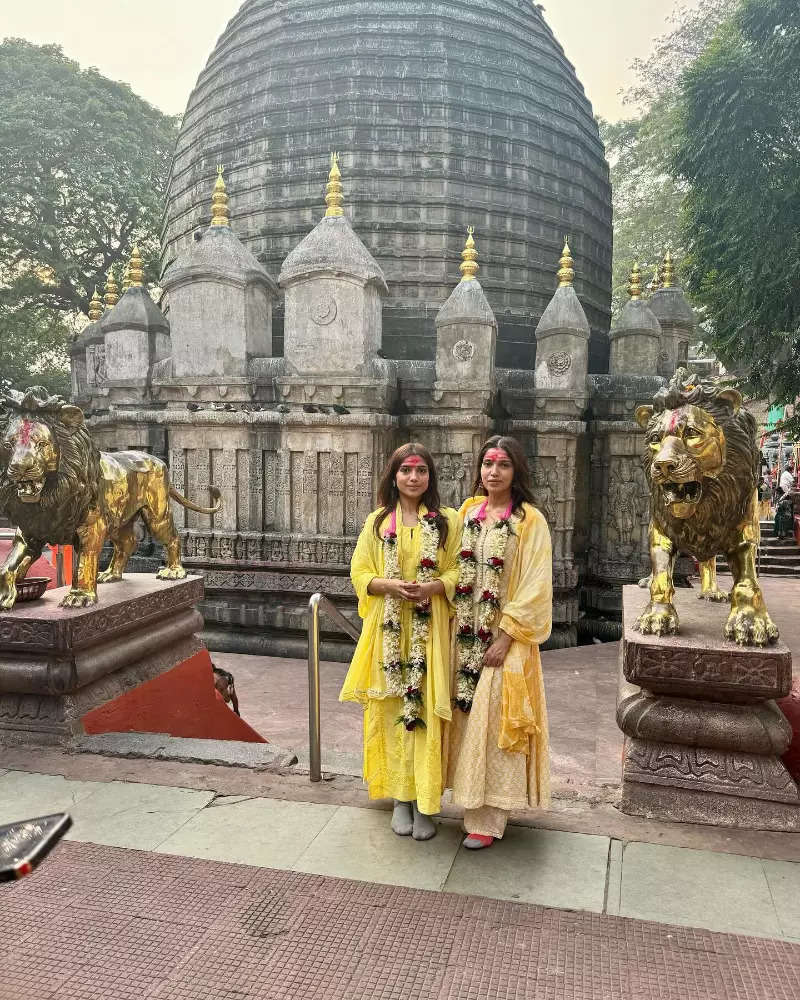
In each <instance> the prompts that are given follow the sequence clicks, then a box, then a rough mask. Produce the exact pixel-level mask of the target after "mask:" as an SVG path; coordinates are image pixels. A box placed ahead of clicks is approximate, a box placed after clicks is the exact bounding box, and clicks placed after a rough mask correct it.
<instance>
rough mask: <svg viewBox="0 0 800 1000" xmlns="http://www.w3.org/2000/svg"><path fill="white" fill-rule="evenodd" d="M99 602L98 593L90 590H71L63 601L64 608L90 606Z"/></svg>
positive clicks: (61, 605)
mask: <svg viewBox="0 0 800 1000" xmlns="http://www.w3.org/2000/svg"><path fill="white" fill-rule="evenodd" d="M93 604H97V594H96V593H90V592H89V591H88V590H71V591H70V592H69V593H68V594H67V596H66V597H65V598H64V599H63V600H62V601H61V604H60V605H59V607H62V608H90V607H91V606H92V605H93Z"/></svg>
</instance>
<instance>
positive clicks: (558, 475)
mask: <svg viewBox="0 0 800 1000" xmlns="http://www.w3.org/2000/svg"><path fill="white" fill-rule="evenodd" d="M337 149H338V150H340V151H341V153H340V155H339V156H338V157H337V156H332V155H331V153H332V151H334V150H337ZM217 164H225V171H224V174H222V173H221V172H219V171H218V170H217ZM212 192H213V194H212ZM473 228H474V235H473V233H472V232H471V230H472V229H473ZM565 237H566V238H567V239H566V241H565ZM163 251H164V258H163V263H164V271H163V277H162V282H161V284H162V287H163V291H164V295H163V299H162V300H161V308H159V307H158V306H156V304H155V303H154V302H153V299H152V297H151V296H150V294H149V293H148V291H147V290H146V289H145V288H144V287H143V286H142V281H141V270H140V262H139V261H138V255H137V254H136V253H134V254H133V257H132V262H131V267H130V269H129V274H128V279H127V280H128V281H129V282H130V287H128V288H127V290H124V294H123V295H122V296H121V298H120V297H119V296H118V288H117V287H116V284H115V282H114V280H113V278H112V279H111V281H110V282H109V284H108V285H107V286H106V296H105V311H101V304H100V302H99V301H96V302H95V303H94V304H93V312H92V314H91V317H90V318H91V320H92V321H91V322H90V324H89V326H88V327H87V328H86V330H85V331H84V332H83V333H82V334H81V336H80V337H79V338H78V339H77V340H76V342H75V343H74V345H73V347H72V369H73V393H74V398H75V400H76V401H77V402H79V403H80V404H81V405H83V406H84V408H85V409H86V410H87V412H88V413H89V414H90V423H91V426H92V427H93V431H94V434H95V437H96V439H97V441H98V443H99V445H100V446H101V447H102V448H105V449H124V448H139V449H144V450H149V451H152V452H153V453H155V454H158V455H160V456H162V457H164V458H165V459H166V460H167V461H168V462H169V465H170V468H171V473H172V477H173V480H174V482H175V485H176V486H177V488H178V489H179V490H181V492H184V493H186V494H188V495H189V496H191V497H192V498H193V499H195V500H196V501H198V502H199V503H206V502H207V501H208V498H209V495H208V488H209V484H214V485H216V486H218V487H219V488H220V489H221V490H222V493H223V497H224V509H223V510H222V511H221V512H220V513H219V514H217V515H214V516H213V517H207V516H205V515H202V514H196V513H193V512H191V511H184V510H183V509H182V508H177V509H176V512H175V515H176V523H177V524H178V526H179V527H180V530H181V533H182V536H183V542H184V552H185V563H186V565H187V566H188V567H190V568H192V569H193V570H195V571H197V572H201V573H202V574H203V575H204V577H205V588H206V599H205V602H204V604H203V607H202V611H203V614H204V616H205V620H206V629H207V639H208V640H209V642H210V644H211V646H212V648H223V649H229V650H236V651H240V652H248V651H252V652H258V651H271V652H291V651H294V652H299V651H300V650H301V648H302V646H303V630H304V628H305V616H304V608H305V606H306V603H307V599H308V597H309V595H310V594H311V593H313V592H315V591H323V592H325V593H327V594H328V595H330V596H331V597H333V598H334V599H335V600H336V601H337V602H338V603H339V604H341V606H342V607H343V609H344V610H345V611H346V612H351V613H353V612H354V605H355V602H354V598H353V593H352V589H351V586H350V581H349V577H348V571H349V561H350V557H351V555H352V551H353V547H354V544H355V539H356V536H357V533H358V531H359V528H360V526H361V524H362V523H363V521H364V518H365V517H366V515H367V514H368V513H369V511H370V510H371V509H373V507H374V506H375V490H376V485H377V481H378V477H379V474H380V470H381V468H382V466H383V464H384V462H385V460H386V457H387V456H388V455H389V454H390V452H391V451H392V450H393V449H394V448H395V447H396V446H397V445H399V444H401V443H404V442H406V441H408V440H420V441H422V442H424V443H426V444H427V445H428V446H429V447H430V449H431V451H432V452H433V453H434V456H435V457H436V460H437V463H438V467H439V474H440V483H441V487H442V495H443V502H444V503H447V504H450V505H453V506H458V505H459V504H460V502H461V500H462V499H463V498H464V497H465V496H467V495H469V491H470V488H471V482H470V478H471V470H472V468H473V465H474V459H475V456H476V454H477V451H478V449H479V447H480V444H481V442H482V441H483V440H484V439H485V438H486V437H487V436H488V435H489V434H490V433H494V432H496V431H503V432H505V433H509V434H513V435H514V436H516V437H517V438H519V439H520V440H521V441H522V443H523V444H524V446H525V448H526V450H527V452H528V455H529V456H530V459H531V463H532V468H533V472H534V481H535V489H536V495H537V500H538V503H539V505H540V507H541V509H542V511H543V512H544V514H545V516H546V517H547V519H548V522H549V524H550V529H551V533H552V537H553V553H554V592H555V607H554V622H555V628H554V635H553V638H552V640H551V642H552V643H554V644H561V645H564V644H575V643H576V642H577V641H578V640H579V638H581V637H582V638H584V639H585V638H587V637H588V636H590V635H600V636H603V637H607V638H612V637H616V636H618V634H619V624H618V622H619V617H620V609H621V586H622V585H623V584H624V583H629V582H631V581H634V580H637V579H638V578H639V577H640V576H643V575H646V573H647V572H649V559H648V556H647V526H648V521H649V489H648V487H647V483H646V482H645V478H644V473H643V471H642V468H641V454H642V450H643V446H642V431H641V429H640V428H639V426H638V424H636V422H635V420H634V417H633V413H634V409H635V407H636V406H637V405H638V404H639V403H642V402H647V401H649V400H650V399H651V397H652V395H653V393H654V391H655V390H656V389H657V388H659V387H660V386H661V384H662V380H663V377H665V376H668V375H670V374H671V373H672V372H673V371H674V370H675V368H676V366H677V364H678V363H679V362H680V361H682V360H685V359H686V357H687V351H688V345H689V343H690V341H691V339H692V334H693V330H694V323H695V319H694V315H693V313H692V311H691V309H690V307H689V306H688V304H687V302H686V300H685V298H684V296H683V292H682V291H681V289H680V287H679V286H678V285H677V284H676V282H675V275H674V264H673V262H672V260H671V257H670V256H669V254H668V255H667V256H666V258H665V261H664V266H663V269H662V275H661V284H662V286H663V287H661V288H659V289H658V290H656V291H654V292H653V294H651V295H650V296H649V298H646V297H645V295H644V293H643V291H642V276H641V275H640V274H639V271H638V268H634V271H633V273H632V275H631V284H630V301H629V303H628V304H627V306H626V307H625V309H624V311H623V312H622V314H621V316H620V317H619V320H618V322H617V323H616V324H615V325H614V327H613V328H612V329H611V330H610V331H609V325H610V299H611V287H610V286H611V276H610V262H611V192H610V189H609V183H608V168H607V165H606V162H605V159H604V156H603V148H602V145H601V143H600V140H599V137H598V132H597V128H596V125H595V123H594V119H593V117H592V112H591V107H590V105H589V103H588V101H587V99H586V97H585V96H584V93H583V90H582V88H581V86H580V84H579V83H578V81H577V79H576V76H575V73H574V71H573V69H572V67H571V65H570V64H569V62H568V61H567V60H566V58H565V56H564V53H563V52H562V50H561V48H560V46H559V45H558V43H557V41H556V40H555V38H554V37H553V35H552V33H551V31H550V30H549V28H548V27H547V25H546V23H545V21H544V19H543V17H542V14H541V12H540V10H539V8H538V7H537V6H535V5H533V4H530V3H528V2H527V0H526V2H522V0H519V2H512V0H481V2H477V0H452V2H449V3H444V2H441V3H440V2H435V0H434V2H431V0H427V2H425V3H422V2H419V3H416V2H412V0H397V2H392V3H390V4H389V3H386V2H383V0H382V2H380V3H379V2H377V0H341V2H338V3H336V4H323V3H319V2H316V0H283V2H282V0H249V2H247V3H245V4H244V6H243V7H242V9H241V10H240V12H239V13H238V14H237V15H236V17H234V19H233V20H232V21H231V23H230V25H229V26H228V29H227V31H226V32H225V33H224V35H223V36H222V38H221V39H220V41H219V43H218V45H217V48H216V49H215V51H214V53H213V54H212V56H211V58H210V60H209V63H208V66H207V67H206V69H205V70H204V71H203V73H202V74H201V76H200V79H199V82H198V85H197V87H196V89H195V91H194V93H193V95H192V97H191V99H190V102H189V107H188V109H187V113H186V117H185V119H184V122H183V127H182V130H181V134H180V138H179V141H178V146H177V150H176V154H175V159H174V162H173V166H172V171H171V175H170V181H169V197H168V203H167V209H166V216H165V228H164V238H163ZM459 262H460V264H459ZM459 270H460V274H459ZM459 279H460V280H459ZM143 551H145V552H146V549H144V550H143ZM601 619H605V620H601ZM324 652H325V653H326V655H329V656H331V655H336V653H337V649H336V647H335V645H334V644H333V643H332V642H331V643H329V645H328V648H327V650H324Z"/></svg>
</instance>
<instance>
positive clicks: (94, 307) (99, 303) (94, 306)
mask: <svg viewBox="0 0 800 1000" xmlns="http://www.w3.org/2000/svg"><path fill="white" fill-rule="evenodd" d="M102 315H103V300H102V299H101V298H100V294H99V292H98V291H97V285H95V286H94V295H93V296H92V301H91V302H90V303H89V322H90V323H96V322H97V321H98V320H99V319H100V317H101V316H102Z"/></svg>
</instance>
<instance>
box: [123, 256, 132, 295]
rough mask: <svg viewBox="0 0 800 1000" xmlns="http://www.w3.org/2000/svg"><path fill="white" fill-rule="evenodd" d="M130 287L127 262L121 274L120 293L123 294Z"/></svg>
mask: <svg viewBox="0 0 800 1000" xmlns="http://www.w3.org/2000/svg"><path fill="white" fill-rule="evenodd" d="M130 287H131V265H130V263H128V264H126V265H125V270H124V272H123V274H122V294H123V295H124V294H125V292H127V291H128V289H129V288H130Z"/></svg>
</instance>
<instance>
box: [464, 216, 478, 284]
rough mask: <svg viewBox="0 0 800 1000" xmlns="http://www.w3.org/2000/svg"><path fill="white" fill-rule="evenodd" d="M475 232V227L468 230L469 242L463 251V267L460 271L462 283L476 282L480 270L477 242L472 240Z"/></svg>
mask: <svg viewBox="0 0 800 1000" xmlns="http://www.w3.org/2000/svg"><path fill="white" fill-rule="evenodd" d="M474 232H475V228H474V227H473V226H470V227H469V228H468V229H467V242H466V243H465V244H464V249H463V250H462V251H461V267H460V268H459V270H460V271H461V274H462V278H461V280H462V281H474V280H475V275H476V274H477V273H478V271H479V270H480V267H479V265H478V251H477V250H476V249H475V240H474V239H473V238H472V236H473V234H474Z"/></svg>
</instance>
